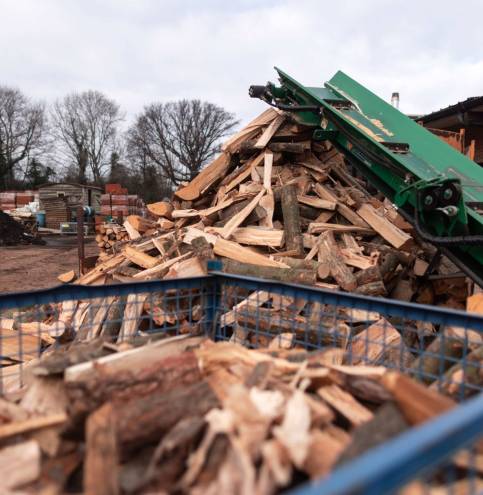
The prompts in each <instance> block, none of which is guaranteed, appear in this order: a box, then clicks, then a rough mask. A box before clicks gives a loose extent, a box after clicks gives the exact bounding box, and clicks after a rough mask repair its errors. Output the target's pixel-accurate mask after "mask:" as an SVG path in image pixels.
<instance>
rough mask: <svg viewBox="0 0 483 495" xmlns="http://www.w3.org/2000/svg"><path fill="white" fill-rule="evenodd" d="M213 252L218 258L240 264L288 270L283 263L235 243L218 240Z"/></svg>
mask: <svg viewBox="0 0 483 495" xmlns="http://www.w3.org/2000/svg"><path fill="white" fill-rule="evenodd" d="M213 251H214V253H215V254H217V255H218V256H224V257H225V258H230V259H232V260H235V261H240V262H242V263H250V264H252V265H260V266H274V267H278V268H289V266H288V265H286V264H285V263H281V262H280V261H275V260H272V259H270V258H268V257H267V256H264V255H262V254H258V253H256V252H255V251H252V250H251V249H249V248H246V247H243V246H240V244H238V243H236V242H233V241H227V240H225V239H222V238H218V239H217V240H216V242H215V245H214V248H213Z"/></svg>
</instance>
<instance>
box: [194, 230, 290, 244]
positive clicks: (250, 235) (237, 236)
mask: <svg viewBox="0 0 483 495" xmlns="http://www.w3.org/2000/svg"><path fill="white" fill-rule="evenodd" d="M207 230H208V232H212V233H216V234H218V233H220V232H221V230H222V229H221V228H219V227H209V228H208V229H207ZM190 237H191V236H189V237H188V239H189V238H190ZM203 237H204V236H203ZM231 238H232V239H233V240H234V241H235V242H238V243H240V244H247V245H252V246H270V247H281V246H282V244H283V241H284V231H283V230H276V229H273V228H268V227H267V228H265V227H238V228H237V229H235V230H234V231H233V233H232V235H231ZM210 239H212V240H213V242H212V244H214V243H215V242H216V237H215V236H212V237H210ZM185 240H186V236H185ZM210 242H211V241H210Z"/></svg>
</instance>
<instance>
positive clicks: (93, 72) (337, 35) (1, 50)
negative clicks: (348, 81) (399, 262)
mask: <svg viewBox="0 0 483 495" xmlns="http://www.w3.org/2000/svg"><path fill="white" fill-rule="evenodd" d="M482 18H483V1H479V0H473V1H472V0H460V1H459V2H454V0H451V1H448V0H438V1H436V0H434V1H433V0H417V1H415V0H387V1H385V0H352V1H344V0H334V1H322V0H319V1H317V0H287V1H272V0H264V1H258V2H257V1H255V0H238V1H236V0H233V1H230V0H220V1H219V0H199V1H194V0H193V1H182V0H179V1H176V0H0V26H1V28H0V61H1V64H0V84H7V85H14V86H17V87H19V88H20V89H22V90H23V91H24V92H25V93H27V94H28V95H30V96H32V97H34V98H38V99H43V100H45V101H47V102H51V101H53V100H55V99H56V98H58V97H59V96H62V95H64V94H66V93H68V92H72V91H82V90H86V89H91V88H92V89H98V90H100V91H103V92H104V93H106V94H107V95H109V96H110V97H112V98H114V99H116V100H117V101H118V102H119V103H120V104H121V106H122V107H123V109H124V110H125V111H126V113H127V116H128V118H132V116H134V115H135V114H136V113H137V112H139V111H140V110H141V109H142V107H143V105H145V104H147V103H149V102H152V101H170V100H176V99H180V98H201V99H205V100H209V101H211V102H214V103H217V104H219V105H222V106H224V107H225V108H226V109H227V110H230V111H232V112H235V113H236V114H237V115H238V117H239V118H240V119H241V120H242V121H247V120H248V119H249V118H251V117H253V116H255V115H256V114H257V113H259V111H260V110H261V109H263V107H264V105H263V103H261V102H257V101H254V100H251V99H250V98H249V97H248V94H247V90H248V86H249V85H250V84H263V83H265V82H266V81H267V80H272V81H275V73H274V71H273V66H274V65H277V66H278V67H280V68H282V69H283V70H285V71H286V72H288V73H289V74H291V75H292V76H293V77H295V78H296V79H298V80H299V81H301V82H303V83H305V84H307V85H312V86H315V85H322V84H323V82H324V81H326V80H328V79H330V77H332V75H333V74H334V73H335V72H336V71H337V70H338V69H341V70H343V71H344V72H346V73H347V74H349V75H350V76H351V77H353V78H355V79H356V80H358V81H359V82H361V83H362V84H363V85H365V86H367V87H368V88H370V89H371V90H372V91H374V92H375V93H377V94H378V95H379V96H381V97H383V98H385V99H388V100H389V99H390V96H391V93H392V92H393V91H399V92H400V94H401V109H402V110H403V111H405V112H408V113H425V112H430V111H432V110H437V109H439V108H441V107H445V106H447V105H449V104H452V103H455V102H457V101H460V100H463V99H465V98H467V97H468V96H476V95H482V94H483V52H482V47H483V34H482V33H483V30H482V29H481V19H482Z"/></svg>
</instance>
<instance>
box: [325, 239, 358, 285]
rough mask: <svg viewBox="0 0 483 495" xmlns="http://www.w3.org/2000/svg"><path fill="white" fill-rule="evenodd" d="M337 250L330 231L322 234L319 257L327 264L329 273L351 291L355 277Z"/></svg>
mask: <svg viewBox="0 0 483 495" xmlns="http://www.w3.org/2000/svg"><path fill="white" fill-rule="evenodd" d="M338 251H339V250H338V247H337V243H336V242H335V240H334V237H333V235H332V233H331V232H326V233H325V234H322V238H321V240H320V244H319V259H320V260H321V261H323V262H324V263H326V264H327V265H329V267H330V273H331V275H332V276H333V277H334V279H335V280H336V282H337V283H338V284H339V285H340V286H341V287H342V288H343V289H344V290H347V291H353V290H355V288H356V287H357V281H356V278H355V276H354V275H353V273H352V272H351V271H350V270H349V268H347V266H346V264H345V263H344V261H343V258H342V256H341V255H340V254H339V252H338Z"/></svg>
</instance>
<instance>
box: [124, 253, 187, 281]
mask: <svg viewBox="0 0 483 495" xmlns="http://www.w3.org/2000/svg"><path fill="white" fill-rule="evenodd" d="M189 256H191V253H185V254H182V255H181V256H176V257H175V258H171V259H170V260H167V261H165V262H164V263H158V264H157V265H155V266H153V267H152V268H147V269H146V270H142V271H140V272H138V273H136V274H135V275H133V278H134V279H139V280H150V279H154V278H162V277H163V276H164V275H165V274H166V273H167V272H168V269H169V268H170V267H171V266H173V265H175V264H176V263H179V262H180V261H181V260H184V259H186V258H188V257H189Z"/></svg>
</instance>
